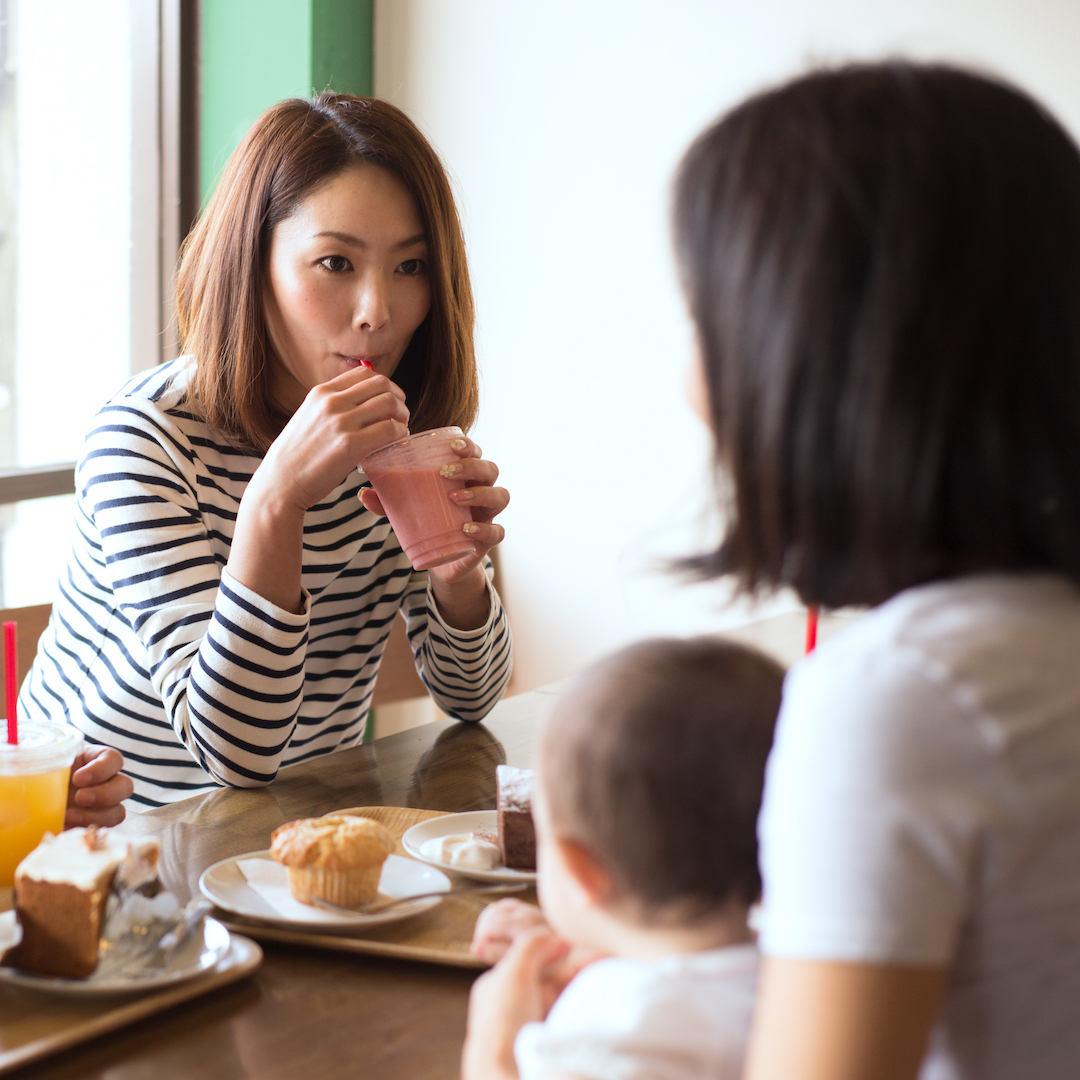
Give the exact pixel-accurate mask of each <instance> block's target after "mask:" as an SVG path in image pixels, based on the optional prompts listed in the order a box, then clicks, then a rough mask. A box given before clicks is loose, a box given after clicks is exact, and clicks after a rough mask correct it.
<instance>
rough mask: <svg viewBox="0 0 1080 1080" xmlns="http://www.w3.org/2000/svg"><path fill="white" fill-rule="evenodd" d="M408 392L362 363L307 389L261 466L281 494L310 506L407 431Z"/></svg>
mask: <svg viewBox="0 0 1080 1080" xmlns="http://www.w3.org/2000/svg"><path fill="white" fill-rule="evenodd" d="M408 423H409V410H408V408H406V406H405V391H404V390H402V389H401V387H399V386H398V385H397V384H396V383H393V382H391V380H390V379H388V378H386V376H385V375H378V374H376V372H374V371H373V370H372V369H371V368H370V367H357V368H353V369H351V370H349V371H346V372H344V373H343V374H341V375H338V376H337V377H336V378H333V379H330V380H328V381H327V382H324V383H319V384H318V385H317V386H314V387H312V389H311V390H309V391H308V393H307V396H306V397H305V398H304V400H303V402H302V403H301V405H300V407H299V408H298V409H297V410H296V412H295V413H293V416H292V419H290V420H289V422H288V423H287V424H286V425H285V427H284V428H283V429H282V432H281V434H280V435H279V436H278V437H277V438H276V439H275V440H274V442H273V445H272V446H271V447H270V449H269V450H268V451H267V454H266V458H265V460H264V462H263V465H262V467H260V469H259V472H260V473H261V472H262V471H263V470H264V469H267V468H268V467H269V469H268V471H269V472H270V473H271V474H272V482H273V486H274V488H275V489H276V491H277V494H278V497H279V498H285V499H287V500H288V501H289V502H290V503H291V504H292V505H294V506H295V507H296V508H297V509H299V510H307V509H309V508H310V507H312V506H314V505H315V504H316V503H317V502H320V501H321V500H322V499H324V498H326V496H327V495H329V494H330V492H331V491H333V490H334V488H335V487H337V486H338V484H340V483H341V481H342V480H343V479H344V478H345V477H346V476H348V475H349V473H350V472H351V471H352V470H353V469H355V468H356V466H357V465H358V464H359V463H360V461H361V460H362V459H363V458H365V457H366V456H367V455H368V454H370V453H371V452H372V451H373V450H377V449H378V448H379V447H380V446H385V445H386V444H387V443H391V442H394V441H395V440H396V439H403V438H404V437H405V436H406V435H407V434H408V433H409V428H408Z"/></svg>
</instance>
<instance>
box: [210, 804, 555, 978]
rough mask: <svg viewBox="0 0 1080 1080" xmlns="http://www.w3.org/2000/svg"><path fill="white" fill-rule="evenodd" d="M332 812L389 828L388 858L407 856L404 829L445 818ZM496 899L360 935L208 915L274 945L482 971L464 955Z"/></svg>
mask: <svg viewBox="0 0 1080 1080" xmlns="http://www.w3.org/2000/svg"><path fill="white" fill-rule="evenodd" d="M332 813H335V814H357V815H359V816H360V817H369V818H374V819H375V820H376V821H378V822H380V823H381V824H383V825H385V826H386V828H387V829H389V830H390V832H391V834H392V835H393V837H394V839H395V841H396V842H397V846H396V847H395V849H394V854H396V855H405V857H406V858H408V856H407V855H406V853H405V849H404V848H403V847H402V846H401V836H402V834H403V833H404V832H405V830H406V829H410V828H412V826H413V825H416V824H417V823H418V822H420V821H428V820H430V819H431V818H437V817H445V816H446V815H445V814H443V813H442V812H441V811H438V810H411V809H408V808H405V807H401V806H353V807H349V808H348V809H347V810H334V811H332ZM449 877H450V878H451V880H452V881H453V884H454V885H455V886H457V885H459V884H460V885H462V886H464V885H466V884H468V880H467V879H464V878H459V876H458V875H456V874H454V873H453V872H450V873H449ZM513 895H514V897H515V898H516V899H519V900H531V901H532V902H533V903H535V902H536V892H535V890H533V889H529V890H528V891H527V892H524V893H514V894H513ZM499 898H500V897H499V894H498V893H496V894H494V895H484V894H483V893H481V894H479V895H477V894H470V895H467V896H455V897H451V898H449V899H447V900H444V901H443V902H442V903H441V904H439V906H438V907H436V908H433V909H432V910H431V911H429V912H426V913H425V914H423V915H418V916H416V918H414V919H406V920H405V921H404V922H399V923H391V924H390V925H389V926H385V927H380V928H379V929H374V930H368V931H365V932H364V933H363V936H360V935H359V934H357V933H352V934H327V933H318V934H313V933H310V932H309V931H306V930H291V929H286V928H284V927H280V926H269V925H267V924H266V923H261V922H259V921H258V920H257V919H246V918H243V917H242V916H238V915H231V914H229V913H228V912H222V911H217V912H215V913H214V917H215V918H216V919H218V920H219V921H221V922H223V923H224V924H225V925H226V926H227V927H228V928H229V929H230V930H233V931H237V932H239V933H241V934H246V935H247V936H248V937H253V938H259V939H260V940H262V941H280V942H282V943H283V944H286V945H308V946H310V947H312V948H315V949H332V950H335V951H339V952H355V953H366V954H368V955H371V956H393V957H397V958H399V959H402V960H421V961H425V962H427V963H430V964H448V965H449V966H451V967H463V968H476V969H482V968H486V967H487V966H488V965H487V964H486V963H485V962H484V961H483V960H480V959H479V958H477V957H475V956H473V955H472V954H471V953H470V952H469V944H470V942H471V941H472V933H473V926H475V924H476V918H477V916H478V915H479V914H480V912H481V911H482V910H483V909H484V908H485V907H486V906H487V905H488V904H490V903H492V902H493V901H495V900H498V899H499Z"/></svg>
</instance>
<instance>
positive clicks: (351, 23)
mask: <svg viewBox="0 0 1080 1080" xmlns="http://www.w3.org/2000/svg"><path fill="white" fill-rule="evenodd" d="M374 8H375V0H313V2H312V20H311V24H312V34H311V74H312V79H311V82H312V85H313V86H314V87H315V89H316V90H324V89H326V88H327V87H329V88H330V89H331V90H337V91H338V92H339V93H343V94H363V95H365V96H370V95H371V94H372V92H373V91H374V86H375V73H374V70H373V69H374V62H373V61H374V53H375V41H374V37H373V27H374Z"/></svg>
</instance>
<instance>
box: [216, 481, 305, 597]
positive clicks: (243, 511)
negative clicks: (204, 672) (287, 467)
mask: <svg viewBox="0 0 1080 1080" xmlns="http://www.w3.org/2000/svg"><path fill="white" fill-rule="evenodd" d="M260 473H263V469H262V468H261V467H260V468H259V469H257V470H256V472H255V475H254V476H253V477H252V478H251V483H249V484H248V487H247V490H246V491H245V492H244V497H243V499H242V500H241V502H240V511H239V513H238V514H237V517H236V531H235V533H234V534H233V541H232V547H231V549H230V551H229V561H228V564H227V565H228V568H229V573H230V574H232V576H233V577H234V578H235V579H236V580H237V581H239V582H240V583H241V584H242V585H246V586H247V587H248V588H249V589H251V591H252V592H256V593H258V594H259V595H260V596H261V597H262V598H263V599H264V600H268V601H269V602H270V603H271V604H275V605H276V606H277V607H279V608H283V609H284V610H285V611H291V612H292V613H293V614H299V612H300V610H301V608H302V603H301V581H300V575H301V571H302V568H303V552H304V510H303V508H302V507H298V506H296V505H294V504H292V503H290V502H288V501H287V500H286V499H284V498H282V497H281V495H280V492H279V490H275V488H274V485H273V483H272V482H271V480H270V477H269V475H267V474H264V475H262V476H260Z"/></svg>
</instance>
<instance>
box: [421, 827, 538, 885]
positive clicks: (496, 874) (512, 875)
mask: <svg viewBox="0 0 1080 1080" xmlns="http://www.w3.org/2000/svg"><path fill="white" fill-rule="evenodd" d="M498 827H499V816H498V814H497V813H496V812H495V811H494V810H473V811H471V812H469V813H468V814H447V815H446V817H437V818H431V819H430V820H429V821H421V822H420V824H419V825H414V826H413V827H412V828H411V829H407V830H406V831H405V835H404V836H402V838H401V846H402V847H403V848H404V849H405V850H406V851H407V852H408V853H409V854H410V855H411V856H412V857H413V858H414V859H419V860H420V862H425V863H427V864H428V865H429V866H438V867H439V868H440V869H443V870H451V871H453V873H455V874H461V876H462V877H467V878H475V879H476V880H477V881H503V882H507V881H509V882H517V881H535V880H536V874H535V873H533V872H532V871H529V870H510V869H509V868H508V867H505V866H497V867H496V868H495V869H494V870H473V869H471V868H470V867H466V866H451V865H450V864H449V863H447V862H440V861H439V860H438V859H429V858H428V857H427V856H426V855H421V854H420V845H421V844H424V843H426V842H427V841H428V840H435V839H437V838H438V837H440V836H453V835H454V834H455V833H471V832H486V833H491V834H493V835H494V833H495V832H496V831H497V829H498Z"/></svg>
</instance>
